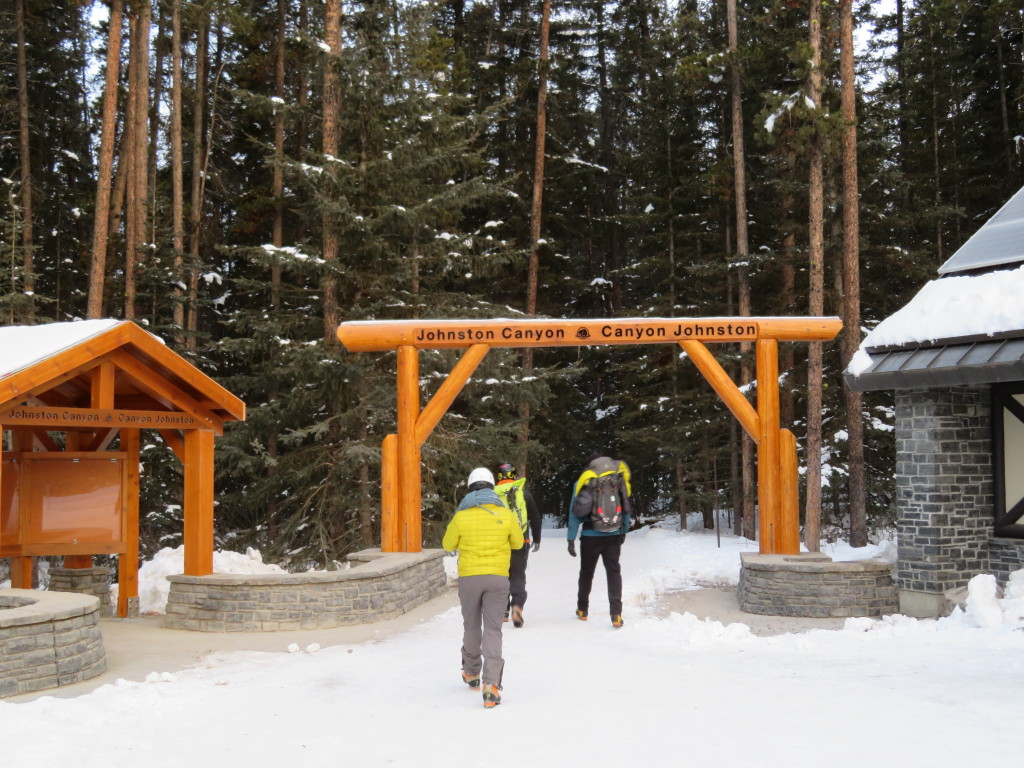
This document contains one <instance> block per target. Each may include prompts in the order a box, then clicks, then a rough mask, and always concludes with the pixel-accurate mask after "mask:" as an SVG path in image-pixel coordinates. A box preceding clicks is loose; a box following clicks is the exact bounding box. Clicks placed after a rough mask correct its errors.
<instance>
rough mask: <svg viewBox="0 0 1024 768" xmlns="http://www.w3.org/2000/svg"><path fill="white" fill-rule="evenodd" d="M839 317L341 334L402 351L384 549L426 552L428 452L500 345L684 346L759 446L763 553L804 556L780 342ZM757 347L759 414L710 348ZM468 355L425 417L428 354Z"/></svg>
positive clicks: (389, 448) (383, 328)
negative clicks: (423, 381) (424, 472)
mask: <svg viewBox="0 0 1024 768" xmlns="http://www.w3.org/2000/svg"><path fill="white" fill-rule="evenodd" d="M841 329H842V322H841V321H840V319H839V318H838V317H715V318H696V319H695V318H686V319H676V318H660V319H647V318H631V319H614V320H612V319H604V320H537V319H521V320H505V319H498V320H390V321H389V320H383V321H354V322H347V323H342V324H341V325H340V326H339V327H338V339H339V340H340V341H341V343H342V344H344V345H345V348H346V349H348V350H349V351H350V352H380V351H387V350H392V349H394V350H397V351H398V430H397V433H396V434H392V435H388V436H387V437H385V438H384V441H383V444H382V446H381V453H382V458H381V550H382V551H384V552H419V551H420V549H421V547H422V544H421V539H422V526H421V515H422V509H421V493H422V488H421V476H420V447H421V446H422V445H423V443H424V442H425V441H426V439H427V437H429V436H430V433H431V432H432V431H433V429H434V427H435V426H437V423H438V422H439V421H440V420H441V417H442V416H443V415H444V414H445V412H446V411H447V410H448V408H449V406H450V405H451V404H452V401H453V400H454V399H455V396H456V395H458V393H459V392H460V391H461V390H462V388H463V386H465V384H466V381H467V380H468V379H469V377H470V376H471V375H472V374H473V371H475V370H476V368H477V366H478V365H479V364H480V362H481V361H482V360H483V359H484V356H485V355H486V354H487V351H488V350H489V349H491V348H492V347H503V348H515V347H560V346H592V345H603V344H678V345H679V346H681V347H682V348H683V350H685V351H686V353H687V355H688V356H689V358H690V359H691V360H693V362H694V364H695V365H696V366H697V369H698V370H699V371H700V372H701V374H703V376H704V378H705V379H707V381H708V383H709V384H711V386H712V388H714V390H715V392H717V393H718V395H719V397H721V398H722V401H723V402H724V403H725V405H726V407H727V408H728V409H729V410H730V411H731V412H732V414H733V415H734V416H735V417H736V419H737V420H738V421H739V423H740V425H741V426H742V427H743V429H744V430H746V432H747V434H748V435H750V437H751V438H752V439H753V440H754V442H755V443H756V444H757V497H758V510H759V517H760V524H759V529H758V545H759V549H760V551H761V553H763V554H797V553H798V552H799V551H800V521H799V503H798V499H797V456H796V438H795V437H794V435H793V433H792V432H790V431H789V430H788V429H783V428H782V427H781V425H780V423H779V357H778V343H779V342H780V341H828V340H830V339H833V338H835V336H836V334H838V333H839V331H840V330H841ZM722 342H751V343H753V344H755V349H756V361H757V407H756V409H755V408H754V407H753V406H752V405H751V404H750V402H749V401H748V400H747V398H746V397H745V396H744V395H743V393H742V392H740V390H739V387H737V386H736V384H735V383H734V382H733V381H732V379H730V378H729V374H727V373H726V372H725V370H724V369H723V368H722V366H721V365H719V363H718V361H717V360H716V359H715V357H714V356H713V355H712V354H711V352H710V351H709V350H708V348H707V344H709V343H714V344H717V343H722ZM463 348H464V349H466V352H465V353H464V354H463V355H462V357H461V359H460V360H459V362H458V363H457V364H456V365H455V367H454V368H453V369H452V371H451V373H450V374H448V377H447V378H446V379H445V381H444V382H443V383H442V385H441V387H440V388H439V389H438V391H437V392H436V393H435V394H434V397H433V398H431V400H430V402H429V403H427V405H426V407H424V408H423V409H422V410H420V397H419V350H421V349H463Z"/></svg>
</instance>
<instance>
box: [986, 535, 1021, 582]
mask: <svg viewBox="0 0 1024 768" xmlns="http://www.w3.org/2000/svg"><path fill="white" fill-rule="evenodd" d="M1021 568H1024V539H1004V538H995V539H990V540H989V542H988V572H989V573H994V574H995V576H996V578H997V579H998V580H999V583H1000V584H1006V580H1007V578H1008V577H1009V575H1010V574H1011V573H1013V572H1014V571H1019V570H1020V569H1021Z"/></svg>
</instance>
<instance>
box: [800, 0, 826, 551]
mask: <svg viewBox="0 0 1024 768" xmlns="http://www.w3.org/2000/svg"><path fill="white" fill-rule="evenodd" d="M810 44H811V73H810V83H809V86H810V88H809V93H810V97H811V100H812V101H813V102H814V107H815V110H816V111H817V110H819V109H820V105H821V0H811V12H810ZM808 197H809V206H810V220H809V223H808V236H809V250H810V265H809V275H808V279H809V282H810V285H809V291H808V293H809V306H808V314H810V315H811V316H812V317H818V316H821V315H823V314H824V307H825V228H824V169H823V159H822V146H821V135H820V126H818V125H815V126H814V138H813V139H812V141H811V156H810V178H809V182H808ZM822 370H823V365H822V345H821V342H820V341H815V342H811V343H810V344H809V345H808V350H807V501H806V507H805V512H804V518H805V519H804V543H805V544H806V546H807V549H808V551H810V552H817V551H818V550H819V547H820V541H821V408H822Z"/></svg>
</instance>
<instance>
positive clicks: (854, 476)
mask: <svg viewBox="0 0 1024 768" xmlns="http://www.w3.org/2000/svg"><path fill="white" fill-rule="evenodd" d="M840 14H841V21H840V33H839V36H840V57H839V58H840V63H839V70H840V78H841V80H842V117H843V326H844V330H843V339H842V362H843V368H844V369H845V368H846V366H847V365H849V363H850V360H851V359H852V358H853V355H854V353H855V352H856V351H857V347H858V346H859V345H860V215H859V206H860V203H859V192H858V184H857V100H856V96H857V94H856V88H855V86H856V72H855V71H854V65H853V0H841V2H840ZM843 401H844V404H845V406H846V431H847V434H848V436H849V437H848V442H847V449H848V452H849V453H848V455H849V473H850V474H849V494H850V544H851V545H853V546H855V547H863V546H866V545H867V543H868V535H867V509H866V505H865V489H864V419H863V417H862V415H861V406H862V402H863V396H862V395H861V393H860V392H854V391H853V390H852V389H850V388H849V387H846V386H844V387H843Z"/></svg>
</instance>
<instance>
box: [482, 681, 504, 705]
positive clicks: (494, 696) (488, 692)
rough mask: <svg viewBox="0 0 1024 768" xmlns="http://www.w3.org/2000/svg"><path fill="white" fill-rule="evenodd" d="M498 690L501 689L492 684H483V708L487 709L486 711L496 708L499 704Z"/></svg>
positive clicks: (499, 695)
mask: <svg viewBox="0 0 1024 768" xmlns="http://www.w3.org/2000/svg"><path fill="white" fill-rule="evenodd" d="M500 690H501V688H499V687H498V686H496V685H494V684H493V683H484V706H485V707H487V709H491V708H492V707H496V706H498V705H499V704H501V694H500V693H499V691H500Z"/></svg>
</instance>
